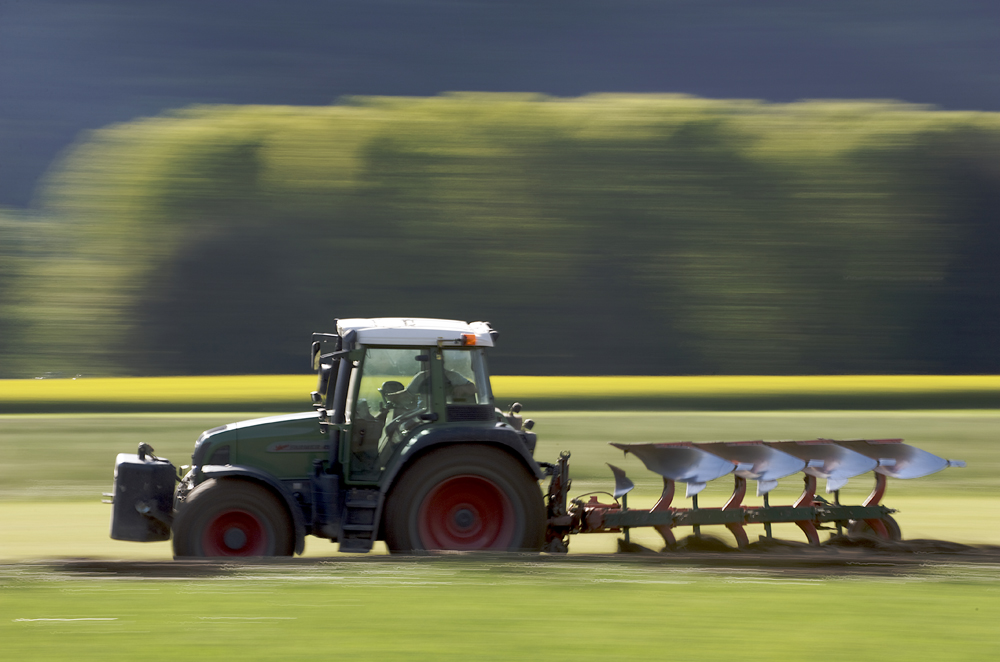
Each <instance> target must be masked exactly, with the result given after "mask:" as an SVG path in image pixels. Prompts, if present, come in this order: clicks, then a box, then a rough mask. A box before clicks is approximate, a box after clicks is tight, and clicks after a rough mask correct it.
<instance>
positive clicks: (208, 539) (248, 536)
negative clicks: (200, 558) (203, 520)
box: [201, 510, 267, 556]
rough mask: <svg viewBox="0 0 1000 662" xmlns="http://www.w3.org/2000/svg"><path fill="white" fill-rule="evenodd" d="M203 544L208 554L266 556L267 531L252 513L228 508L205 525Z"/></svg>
mask: <svg viewBox="0 0 1000 662" xmlns="http://www.w3.org/2000/svg"><path fill="white" fill-rule="evenodd" d="M201 545H202V549H203V550H204V553H205V555H206V556H264V555H265V554H266V547H267V533H266V532H265V530H264V524H263V523H262V522H261V521H260V519H259V518H258V517H257V516H256V515H254V514H253V513H249V512H247V511H245V510H227V511H226V512H224V513H220V514H219V515H216V516H215V518H214V519H212V521H211V522H209V523H208V526H207V527H205V534H204V535H203V536H202V540H201Z"/></svg>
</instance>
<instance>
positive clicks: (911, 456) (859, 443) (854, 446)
mask: <svg viewBox="0 0 1000 662" xmlns="http://www.w3.org/2000/svg"><path fill="white" fill-rule="evenodd" d="M837 444H838V445H840V446H843V447H845V448H849V449H851V450H852V451H854V452H856V453H861V454H862V455H864V456H866V457H868V458H870V459H873V460H875V461H877V462H878V466H877V467H875V471H876V472H877V473H880V474H885V475H886V476H889V477H890V478H899V479H903V480H905V479H909V478H921V477H923V476H927V475H930V474H933V473H937V472H938V471H941V470H942V469H946V468H948V467H964V466H965V462H962V461H961V460H946V459H944V458H943V457H938V456H937V455H934V454H933V453H928V452H927V451H925V450H921V449H919V448H916V447H914V446H910V445H909V444H904V443H903V440H902V439H875V440H867V439H858V440H852V441H838V442H837Z"/></svg>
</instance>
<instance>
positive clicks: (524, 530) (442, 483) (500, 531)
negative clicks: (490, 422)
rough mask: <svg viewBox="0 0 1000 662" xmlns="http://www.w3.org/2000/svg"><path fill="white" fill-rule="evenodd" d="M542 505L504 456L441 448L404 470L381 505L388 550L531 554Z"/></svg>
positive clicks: (520, 469)
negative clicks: (480, 551) (384, 502)
mask: <svg viewBox="0 0 1000 662" xmlns="http://www.w3.org/2000/svg"><path fill="white" fill-rule="evenodd" d="M544 539H545V505H544V501H543V500H542V493H541V490H540V489H539V487H538V482H537V481H536V480H535V478H534V477H533V476H532V475H531V474H530V473H529V472H528V470H527V469H526V468H525V467H524V466H523V465H522V464H521V463H520V462H518V461H517V460H516V459H514V458H513V457H512V456H510V455H509V454H507V453H505V452H504V451H502V450H499V449H497V448H491V447H488V446H471V445H470V446H447V447H444V448H440V449H438V450H434V451H431V452H430V453H428V454H427V455H425V456H424V457H422V458H420V459H418V460H417V461H416V463H415V464H414V465H413V466H412V467H410V468H409V469H407V470H406V472H405V473H404V474H403V476H402V477H401V478H400V479H399V481H398V483H397V484H396V486H395V487H394V488H393V490H392V492H391V494H390V495H389V498H388V500H387V501H386V506H385V540H386V544H387V545H388V547H389V549H390V551H393V552H402V553H412V552H417V553H420V552H424V551H431V550H454V551H475V550H487V551H538V550H540V549H541V547H542V543H543V542H544Z"/></svg>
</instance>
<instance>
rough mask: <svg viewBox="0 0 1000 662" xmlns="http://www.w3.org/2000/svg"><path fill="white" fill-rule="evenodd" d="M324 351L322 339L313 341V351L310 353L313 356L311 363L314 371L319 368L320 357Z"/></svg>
mask: <svg viewBox="0 0 1000 662" xmlns="http://www.w3.org/2000/svg"><path fill="white" fill-rule="evenodd" d="M322 352H323V344H322V343H320V341H318V340H316V341H313V344H312V352H311V354H310V358H311V361H310V363H311V364H312V369H313V372H315V371H317V370H319V357H320V354H322Z"/></svg>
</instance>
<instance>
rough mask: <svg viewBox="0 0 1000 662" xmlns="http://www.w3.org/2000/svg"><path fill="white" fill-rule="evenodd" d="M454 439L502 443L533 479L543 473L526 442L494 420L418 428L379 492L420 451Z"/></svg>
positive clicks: (456, 442)
mask: <svg viewBox="0 0 1000 662" xmlns="http://www.w3.org/2000/svg"><path fill="white" fill-rule="evenodd" d="M458 443H474V444H476V443H478V444H487V445H490V446H502V447H503V448H504V449H505V450H507V451H508V452H510V454H511V455H513V456H514V457H516V458H517V459H518V460H520V461H521V464H523V465H524V467H525V468H526V469H527V470H528V471H530V472H531V473H532V475H534V476H535V479H536V480H542V478H544V477H545V474H544V473H543V472H542V469H541V467H539V466H538V463H537V462H535V458H534V457H532V456H531V453H530V452H529V451H528V448H527V446H525V443H524V441H523V440H522V439H521V436H520V435H519V434H518V433H517V431H516V430H514V429H513V428H511V427H508V426H506V425H503V424H498V425H497V426H496V427H492V428H488V427H480V426H477V427H472V426H468V427H466V426H454V427H444V428H430V429H428V430H422V431H420V432H418V433H417V434H416V435H414V436H413V438H412V439H410V440H409V441H408V442H406V445H405V446H404V447H403V450H402V452H401V453H400V454H399V461H398V462H395V463H393V466H392V468H391V469H389V470H388V471H387V472H386V475H384V476H383V482H382V485H381V486H380V492H381V493H382V494H383V495H385V494H386V493H387V492H388V491H389V489H390V488H391V487H392V485H393V483H395V482H396V476H398V475H399V474H400V472H402V471H403V470H404V469H406V468H407V467H408V466H409V465H410V464H411V463H412V462H413V460H414V459H415V458H416V457H417V456H419V455H422V452H423V451H425V450H427V449H429V448H433V447H437V446H445V445H448V444H458Z"/></svg>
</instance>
